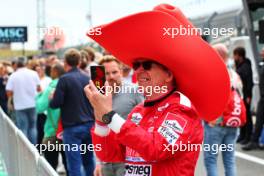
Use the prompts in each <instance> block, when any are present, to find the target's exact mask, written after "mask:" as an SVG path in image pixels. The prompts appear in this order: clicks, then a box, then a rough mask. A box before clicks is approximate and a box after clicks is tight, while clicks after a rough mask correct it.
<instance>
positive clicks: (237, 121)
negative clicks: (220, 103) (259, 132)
mask: <svg viewBox="0 0 264 176" xmlns="http://www.w3.org/2000/svg"><path fill="white" fill-rule="evenodd" d="M246 121H247V117H246V107H245V104H244V101H243V98H242V97H241V96H240V94H239V93H238V92H237V90H236V89H234V88H232V89H231V93H230V97H229V100H228V103H227V106H226V108H225V110H224V112H223V121H222V126H226V127H241V126H243V125H245V123H246Z"/></svg>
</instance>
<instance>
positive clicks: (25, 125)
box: [15, 108, 37, 145]
mask: <svg viewBox="0 0 264 176" xmlns="http://www.w3.org/2000/svg"><path fill="white" fill-rule="evenodd" d="M15 115H16V124H17V127H18V128H19V129H20V130H21V131H22V132H23V133H24V134H25V135H26V136H27V138H28V139H29V141H30V142H31V143H32V144H34V145H35V144H36V141H37V129H36V121H37V114H36V109H35V108H27V109H22V110H15Z"/></svg>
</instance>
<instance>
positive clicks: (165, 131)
mask: <svg viewBox="0 0 264 176" xmlns="http://www.w3.org/2000/svg"><path fill="white" fill-rule="evenodd" d="M158 132H159V133H160V134H161V136H163V137H164V138H165V139H166V140H167V142H168V143H169V144H172V145H173V144H175V143H176V142H177V140H178V139H179V135H178V134H177V133H176V132H175V131H174V130H172V128H169V127H164V126H160V127H159V129H158Z"/></svg>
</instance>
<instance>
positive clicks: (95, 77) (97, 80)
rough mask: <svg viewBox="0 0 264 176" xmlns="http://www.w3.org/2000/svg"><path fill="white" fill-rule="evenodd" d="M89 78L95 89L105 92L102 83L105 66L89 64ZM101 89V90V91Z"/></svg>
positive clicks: (103, 82) (103, 81)
mask: <svg viewBox="0 0 264 176" xmlns="http://www.w3.org/2000/svg"><path fill="white" fill-rule="evenodd" d="M90 69H91V79H92V81H93V83H94V85H95V86H96V87H97V89H98V90H99V91H100V92H101V93H104V92H105V88H104V84H105V80H106V78H105V68H104V66H102V65H98V66H91V67H90ZM102 91H103V92H102Z"/></svg>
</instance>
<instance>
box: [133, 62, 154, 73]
mask: <svg viewBox="0 0 264 176" xmlns="http://www.w3.org/2000/svg"><path fill="white" fill-rule="evenodd" d="M153 63H155V62H153V61H143V62H137V61H136V62H133V63H132V67H133V69H134V71H136V70H137V69H139V67H140V66H141V65H142V67H143V69H144V70H150V69H151V67H152V64H153Z"/></svg>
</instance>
